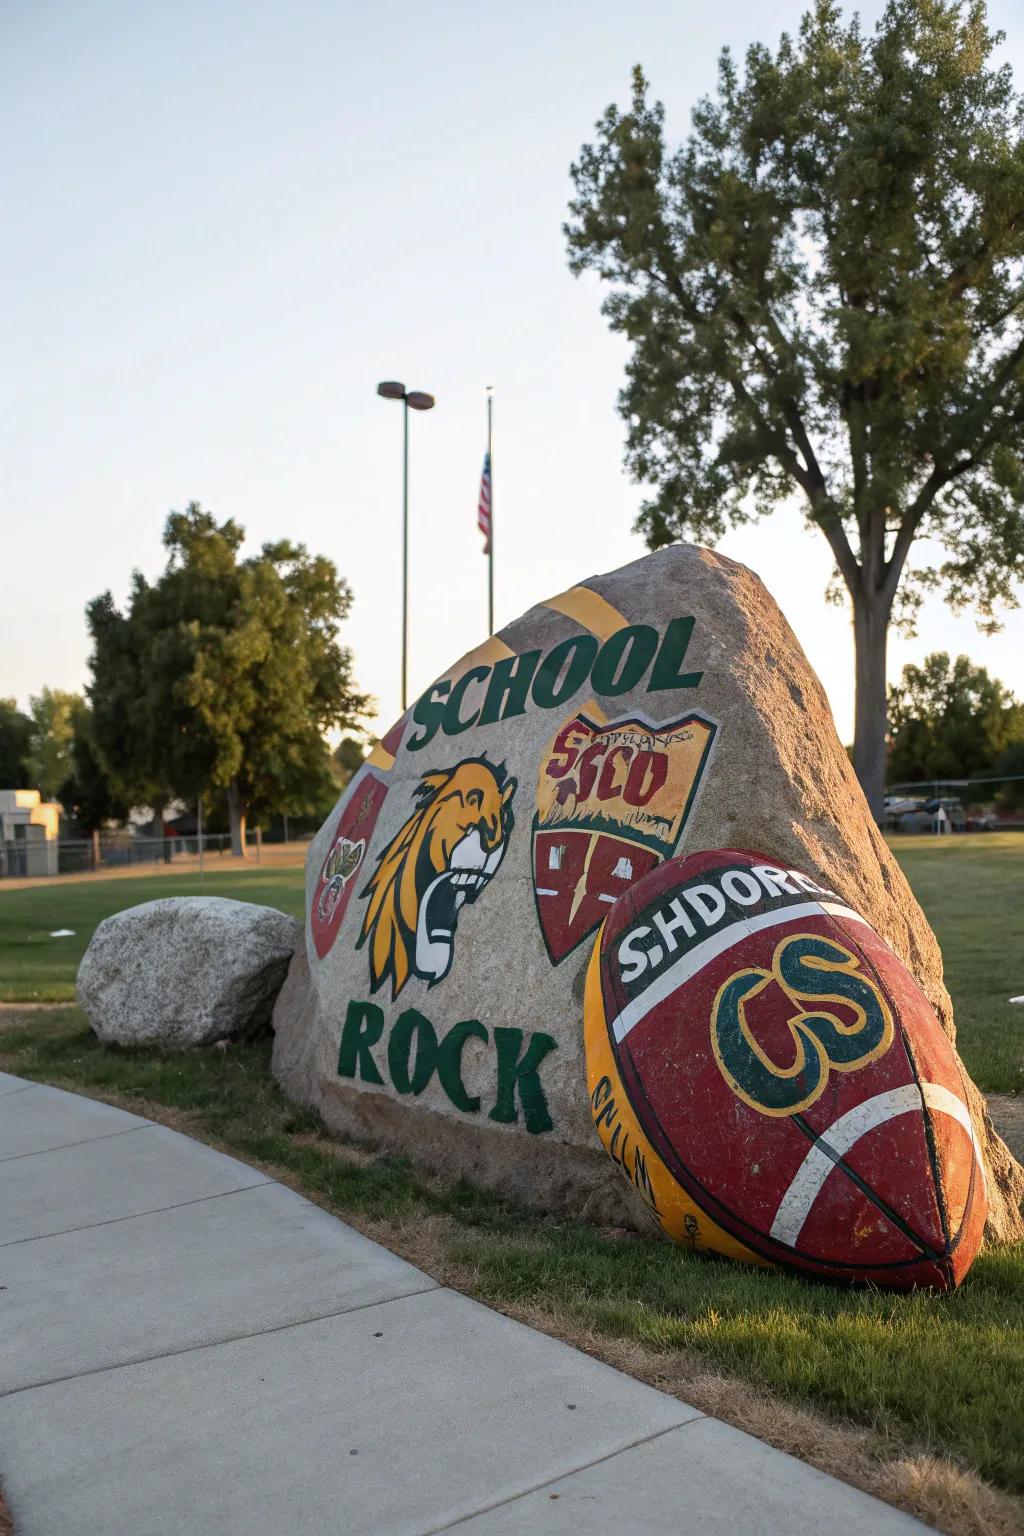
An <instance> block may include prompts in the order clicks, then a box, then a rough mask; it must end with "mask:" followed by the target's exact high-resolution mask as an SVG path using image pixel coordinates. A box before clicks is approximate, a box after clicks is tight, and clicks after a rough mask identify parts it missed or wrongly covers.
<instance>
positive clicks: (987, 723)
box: [888, 651, 1024, 799]
mask: <svg viewBox="0 0 1024 1536" xmlns="http://www.w3.org/2000/svg"><path fill="white" fill-rule="evenodd" d="M889 728H890V737H891V744H890V749H889V764H888V770H889V771H888V778H889V782H890V783H892V784H912V783H922V782H924V781H926V780H928V779H954V778H957V779H959V778H971V777H973V776H975V775H984V774H991V773H993V772H995V771H996V765H997V763H998V762H999V761H1000V758H1001V756H1002V755H1003V753H1004V752H1005V750H1006V748H1007V747H1008V746H1009V745H1010V743H1011V742H1013V741H1016V740H1019V739H1021V738H1024V706H1022V705H1020V704H1018V703H1017V701H1016V700H1015V699H1014V697H1013V695H1012V693H1010V691H1009V690H1008V689H1007V688H1005V687H1004V686H1003V684H1002V683H1001V682H999V681H998V680H997V679H996V678H993V677H990V676H989V674H988V672H987V671H986V670H985V668H984V667H977V666H975V665H974V664H973V663H972V662H971V661H970V659H969V658H968V657H967V656H958V657H957V658H956V660H955V661H954V660H952V658H951V657H950V656H949V655H947V653H946V652H945V651H935V652H933V653H932V654H931V655H930V656H927V657H925V660H924V662H923V663H922V665H921V666H920V667H917V666H906V667H904V668H903V674H902V677H901V679H900V681H899V683H898V684H896V685H895V686H894V687H892V688H890V690H889ZM978 798H979V799H986V798H988V797H987V796H985V795H983V794H982V795H979V796H978Z"/></svg>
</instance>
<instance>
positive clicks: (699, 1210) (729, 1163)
mask: <svg viewBox="0 0 1024 1536" xmlns="http://www.w3.org/2000/svg"><path fill="white" fill-rule="evenodd" d="M584 1034H585V1042H586V1056H587V1077H588V1089H589V1092H590V1103H591V1111H592V1114H593V1118H594V1124H595V1127H596V1129H597V1132H598V1134H599V1136H600V1138H601V1141H602V1143H603V1145H604V1147H605V1150H606V1151H607V1152H608V1153H609V1155H610V1156H611V1157H612V1158H613V1159H614V1161H615V1162H616V1163H617V1164H618V1165H619V1167H620V1169H621V1170H622V1172H623V1173H624V1175H625V1176H626V1178H628V1179H629V1180H630V1182H631V1183H632V1184H633V1185H634V1187H635V1188H636V1190H637V1191H638V1193H639V1194H640V1196H641V1197H642V1198H643V1199H644V1200H645V1201H646V1203H647V1205H648V1206H649V1207H650V1209H651V1210H652V1211H653V1212H654V1214H655V1215H656V1217H657V1219H658V1221H659V1222H660V1223H661V1226H662V1227H663V1229H664V1230H665V1232H666V1233H667V1234H668V1236H669V1237H671V1238H672V1239H673V1240H674V1241H676V1242H678V1243H681V1244H684V1245H687V1246H690V1247H693V1248H695V1249H709V1250H712V1251H714V1252H717V1253H721V1254H725V1255H727V1256H729V1257H731V1258H737V1259H744V1260H747V1261H748V1262H752V1263H757V1264H768V1265H778V1266H783V1267H785V1268H789V1269H795V1270H799V1271H800V1272H801V1273H803V1274H806V1275H814V1276H818V1277H821V1278H825V1279H831V1280H839V1281H852V1282H860V1283H865V1282H872V1283H874V1284H876V1285H881V1286H886V1287H891V1288H896V1289H909V1288H911V1287H914V1286H927V1287H931V1288H934V1289H938V1290H951V1289H953V1287H954V1286H956V1285H958V1284H959V1282H960V1281H961V1280H962V1279H963V1277H964V1275H965V1274H966V1273H967V1270H968V1269H969V1268H970V1265H971V1263H972V1261H973V1259H974V1257H975V1254H976V1253H977V1251H978V1248H979V1247H980V1244H981V1238H982V1231H983V1228H984V1225H985V1213H986V1199H985V1174H984V1170H983V1168H982V1165H981V1159H980V1154H979V1152H978V1148H977V1143H976V1141H975V1137H974V1132H973V1129H972V1126H971V1119H970V1115H969V1113H968V1108H967V1094H966V1090H965V1086H964V1081H963V1077H962V1075H961V1071H960V1067H959V1063H958V1061H957V1058H956V1055H955V1053H954V1051H953V1049H952V1047H951V1045H950V1043H949V1041H948V1040H947V1038H946V1036H945V1034H944V1033H943V1031H942V1028H941V1026H940V1024H939V1021H938V1019H937V1018H936V1016H935V1013H934V1012H933V1010H932V1008H931V1006H930V1004H929V1003H928V1001H927V999H926V998H925V996H924V994H923V993H922V992H921V990H920V988H919V987H918V985H917V983H916V982H915V981H914V979H913V977H912V976H911V975H910V973H909V971H908V970H907V969H906V967H905V966H904V965H903V964H902V963H901V961H900V960H898V959H897V957H896V955H895V954H894V953H893V951H892V950H891V949H890V948H889V946H888V945H887V944H886V943H885V942H884V941H883V940H882V939H881V938H880V937H879V935H878V934H877V933H876V932H875V931H874V929H873V928H872V927H871V925H870V924H869V923H868V922H867V921H866V920H865V919H864V918H863V917H862V916H861V914H860V913H859V912H857V911H855V910H854V909H853V907H851V906H850V905H849V904H848V903H847V902H846V901H845V900H844V899H843V897H842V895H841V894H840V893H838V892H836V891H831V890H826V889H824V887H822V886H821V885H820V884H818V883H817V882H816V881H814V880H812V879H811V878H810V877H809V876H807V875H805V874H803V873H801V872H800V871H799V870H792V869H786V868H782V867H780V866H779V865H777V864H776V863H774V862H773V861H772V860H771V859H769V858H768V857H767V856H766V855H764V854H759V853H751V852H749V851H747V850H740V849H717V850H715V851H713V852H707V853H696V854H691V855H690V856H689V857H687V858H681V859H672V860H670V861H668V862H667V863H665V864H661V865H659V866H658V867H657V868H655V869H652V870H651V871H650V872H649V873H648V874H646V875H644V876H642V878H641V879H639V880H638V881H637V882H636V883H635V884H634V885H632V886H631V887H630V888H629V889H628V890H627V891H626V892H625V893H624V894H623V895H622V896H620V897H619V899H618V900H617V902H616V903H615V905H614V906H613V907H612V908H611V910H610V912H609V914H608V916H607V918H606V919H605V921H604V924H603V926H602V928H601V931H600V934H599V935H598V939H597V941H596V944H595V947H594V953H593V957H592V959H591V963H590V968H589V971H588V974H587V988H586V1000H585V1008H584Z"/></svg>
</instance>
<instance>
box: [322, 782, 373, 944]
mask: <svg viewBox="0 0 1024 1536" xmlns="http://www.w3.org/2000/svg"><path fill="white" fill-rule="evenodd" d="M360 771H361V775H362V777H361V779H360V780H359V782H358V783H357V784H356V785H355V787H354V789H353V791H352V793H351V794H350V795H349V797H348V799H347V801H346V803H345V808H344V810H343V811H342V813H341V816H340V817H339V819H338V825H337V827H336V828H335V831H334V837H333V839H332V840H331V846H330V848H329V849H328V850H327V856H326V858H325V859H324V862H323V864H322V865H321V868H320V878H319V880H318V881H317V887H316V891H315V892H314V894H313V900H312V903H311V907H310V928H311V930H312V934H313V943H314V944H315V946H316V952H317V954H318V955H319V956H320V959H321V960H322V959H323V958H324V956H325V955H326V954H327V953H328V951H329V950H330V948H331V946H332V945H333V943H334V941H335V939H336V938H337V936H338V929H339V928H340V927H341V920H342V918H343V917H344V916H345V911H346V908H347V907H348V904H349V902H350V900H351V899H352V887H353V882H354V880H355V876H356V873H357V871H358V870H359V868H360V866H361V864H362V862H363V859H364V857H365V856H366V850H367V848H368V846H369V843H370V839H371V837H372V836H373V829H374V827H375V826H376V825H377V817H378V816H379V814H380V808H381V806H382V805H383V804H384V800H385V797H386V795H387V792H388V791H387V785H386V784H383V783H382V782H381V780H380V779H378V778H377V777H376V776H375V775H374V774H373V773H372V772H371V771H370V770H369V769H366V768H364V769H362V770H360Z"/></svg>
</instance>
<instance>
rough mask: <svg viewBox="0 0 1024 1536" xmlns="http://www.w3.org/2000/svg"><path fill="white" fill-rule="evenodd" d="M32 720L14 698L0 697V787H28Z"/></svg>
mask: <svg viewBox="0 0 1024 1536" xmlns="http://www.w3.org/2000/svg"><path fill="white" fill-rule="evenodd" d="M31 742H32V721H31V719H30V718H29V716H28V715H26V714H23V713H22V711H21V710H20V709H19V708H18V705H17V701H16V700H15V699H0V789H25V788H27V787H28V783H29V776H28V756H29V750H30V747H31Z"/></svg>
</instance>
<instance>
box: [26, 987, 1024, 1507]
mask: <svg viewBox="0 0 1024 1536" xmlns="http://www.w3.org/2000/svg"><path fill="white" fill-rule="evenodd" d="M0 1069H2V1070H4V1071H8V1072H13V1073H16V1074H20V1075H22V1076H26V1077H38V1078H41V1079H43V1080H46V1081H51V1082H57V1083H61V1084H64V1085H66V1086H68V1087H73V1088H78V1089H82V1090H84V1091H85V1092H87V1093H89V1092H92V1093H96V1094H100V1095H109V1096H112V1097H118V1096H121V1097H122V1098H127V1099H128V1101H129V1102H135V1103H145V1104H147V1105H148V1106H149V1109H150V1112H151V1113H153V1112H155V1110H154V1109H153V1106H156V1105H163V1106H166V1107H167V1108H169V1109H174V1110H184V1111H191V1112H193V1113H194V1114H195V1117H196V1118H195V1119H194V1121H192V1122H190V1126H189V1128H190V1129H191V1130H192V1131H193V1133H194V1134H197V1135H205V1136H207V1137H208V1138H209V1139H211V1140H215V1141H218V1142H219V1143H220V1144H221V1145H223V1146H225V1147H227V1149H228V1150H230V1151H233V1152H235V1153H236V1154H237V1155H238V1156H239V1157H241V1158H243V1159H248V1160H250V1161H262V1162H265V1163H269V1164H271V1165H272V1166H273V1167H274V1168H275V1169H276V1170H279V1171H281V1172H287V1173H288V1174H290V1175H291V1176H292V1177H293V1178H294V1179H295V1180H296V1181H297V1183H298V1184H299V1185H301V1187H303V1188H305V1189H306V1190H307V1191H308V1192H309V1193H311V1194H313V1195H315V1196H316V1197H317V1198H320V1199H322V1200H323V1201H324V1202H325V1203H327V1204H328V1205H329V1206H330V1207H331V1208H332V1209H334V1210H335V1211H336V1212H337V1213H338V1214H339V1215H341V1216H349V1217H351V1218H353V1219H357V1220H358V1219H360V1218H364V1219H367V1220H372V1221H373V1222H375V1223H383V1224H384V1226H383V1228H382V1227H380V1226H377V1227H375V1231H376V1232H377V1234H378V1235H379V1236H381V1237H382V1238H383V1240H384V1241H387V1239H388V1224H389V1223H391V1224H394V1230H395V1232H396V1234H400V1232H401V1231H402V1230H406V1231H407V1230H409V1229H410V1227H411V1226H414V1225H416V1224H417V1223H421V1222H422V1221H424V1220H426V1219H428V1218H431V1217H437V1216H441V1217H447V1218H448V1220H447V1221H445V1222H443V1223H441V1225H440V1236H439V1239H438V1241H439V1242H440V1243H441V1244H442V1251H441V1257H442V1264H448V1265H453V1266H456V1267H457V1273H458V1276H459V1284H460V1287H462V1288H464V1289H466V1290H468V1291H469V1292H471V1293H472V1294H474V1295H476V1296H479V1297H480V1298H481V1299H483V1300H486V1301H491V1302H493V1303H496V1304H498V1305H515V1304H519V1305H526V1306H536V1307H540V1308H542V1309H543V1310H544V1311H545V1312H546V1313H547V1315H548V1316H550V1317H551V1318H552V1320H553V1325H554V1326H555V1327H556V1329H557V1328H558V1327H559V1326H561V1329H562V1331H563V1332H566V1333H569V1334H570V1335H571V1334H572V1332H573V1330H574V1329H578V1328H587V1329H592V1330H594V1331H595V1332H596V1334H597V1335H599V1336H604V1337H605V1338H610V1339H627V1340H636V1341H639V1342H641V1343H642V1344H644V1345H645V1346H646V1347H647V1348H648V1349H651V1350H654V1351H655V1352H662V1351H664V1352H666V1353H667V1352H670V1351H674V1350H679V1349H684V1350H685V1351H687V1352H688V1353H689V1355H690V1356H691V1357H694V1358H696V1360H697V1361H699V1362H700V1363H702V1364H703V1365H704V1366H706V1368H707V1369H709V1370H718V1371H724V1372H727V1373H730V1374H733V1375H735V1376H739V1377H741V1378H743V1379H745V1380H748V1381H750V1382H752V1383H755V1384H757V1385H760V1386H764V1387H767V1388H769V1389H771V1390H773V1391H774V1392H776V1393H778V1394H780V1395H781V1396H782V1397H783V1398H785V1399H786V1400H788V1401H790V1402H792V1403H795V1404H799V1405H802V1406H805V1407H808V1408H811V1409H814V1410H817V1411H819V1412H823V1413H825V1414H827V1415H829V1416H832V1417H835V1418H839V1419H843V1420H845V1421H849V1422H852V1423H854V1424H858V1425H863V1426H865V1427H867V1428H870V1429H871V1430H873V1431H874V1432H875V1434H876V1435H877V1436H878V1441H877V1443H876V1449H877V1453H878V1454H879V1455H881V1456H883V1457H884V1456H893V1457H896V1456H900V1455H903V1454H908V1453H913V1452H915V1451H918V1450H922V1449H923V1450H926V1451H929V1452H931V1453H933V1454H937V1455H944V1454H949V1455H952V1456H954V1457H955V1458H957V1459H959V1460H960V1461H961V1462H962V1463H964V1464H966V1465H968V1466H972V1467H974V1468H976V1469H977V1470H978V1471H979V1472H981V1474H982V1475H983V1476H984V1477H986V1478H988V1479H989V1480H990V1481H991V1482H993V1483H995V1484H996V1485H997V1486H999V1487H1002V1488H1004V1489H1006V1490H1008V1491H1010V1492H1015V1493H1021V1492H1022V1491H1024V1248H1020V1247H1018V1248H1016V1249H1009V1250H1007V1249H1003V1250H997V1251H994V1252H987V1253H983V1254H982V1255H981V1256H980V1258H979V1259H978V1260H977V1262H976V1263H975V1265H974V1267H973V1269H972V1271H971V1273H970V1274H969V1276H968V1277H967V1280H966V1281H965V1283H964V1285H963V1286H962V1287H961V1289H960V1290H959V1291H958V1292H956V1293H955V1294H954V1295H952V1296H934V1295H930V1294H924V1293H921V1294H915V1295H912V1296H898V1295H897V1296H894V1295H885V1294H881V1293H878V1292H872V1291H856V1292H855V1291H849V1290H843V1289H840V1288H833V1287H831V1286H826V1285H813V1284H810V1283H808V1282H804V1281H801V1280H799V1279H796V1278H794V1277H790V1276H786V1275H782V1274H774V1273H768V1272H762V1271H755V1270H750V1269H746V1268H744V1267H743V1266H740V1265H734V1264H728V1263H724V1262H715V1261H713V1260H709V1259H701V1258H698V1257H696V1256H694V1255H690V1254H687V1253H686V1252H685V1251H683V1250H681V1249H679V1248H673V1247H672V1246H670V1245H669V1244H667V1243H664V1242H659V1241H657V1240H653V1239H651V1240H647V1239H643V1238H637V1239H635V1240H625V1241H611V1240H609V1237H608V1235H607V1234H605V1233H602V1232H601V1231H599V1230H597V1229H594V1228H589V1227H584V1226H582V1225H574V1224H572V1223H566V1222H563V1221H557V1222H556V1221H553V1220H550V1221H545V1220H542V1219H540V1218H538V1217H537V1216H536V1215H530V1214H526V1213H523V1212H520V1211H517V1210H516V1209H515V1208H513V1207H512V1206H510V1205H508V1204H506V1203H503V1202H501V1201H499V1200H497V1199H494V1198H492V1197H489V1196H486V1195H483V1194H480V1193H476V1192H474V1191H472V1190H470V1189H468V1188H465V1187H456V1188H451V1187H444V1186H443V1185H441V1184H440V1183H439V1182H438V1181H436V1180H434V1181H428V1180H424V1179H421V1178H419V1177H418V1176H417V1175H416V1174H414V1173H413V1172H412V1171H411V1170H410V1169H409V1167H408V1166H407V1165H406V1164H405V1163H404V1162H403V1161H401V1160H399V1159H395V1158H386V1157H380V1158H376V1159H372V1160H370V1161H357V1160H354V1159H352V1158H348V1157H345V1156H342V1155H339V1151H338V1148H337V1144H336V1143H334V1142H329V1141H327V1140H326V1139H325V1138H323V1137H322V1136H320V1135H318V1122H317V1119H316V1117H315V1116H314V1115H313V1114H312V1113H311V1112H309V1111H307V1110H301V1109H295V1108H293V1107H291V1106H289V1105H288V1104H287V1103H286V1102H285V1101H284V1100H283V1099H282V1098H281V1096H280V1094H279V1093H278V1092H277V1090H276V1089H275V1087H274V1086H273V1083H272V1082H271V1080H270V1076H269V1070H268V1069H269V1046H268V1045H266V1044H257V1045H249V1046H236V1047H233V1048H232V1049H231V1050H230V1051H224V1052H220V1051H211V1052H193V1053H191V1054H187V1055H160V1054H158V1053H156V1052H152V1051H142V1050H131V1051H111V1050H105V1049H103V1048H102V1047H101V1046H99V1045H98V1044H97V1043H96V1041H95V1039H94V1037H93V1035H92V1034H91V1032H90V1031H89V1030H88V1029H87V1028H86V1027H85V1024H84V1020H83V1018H82V1016H81V1014H79V1013H78V1012H77V1010H75V1009H72V1008H67V1009H61V1010H58V1011H55V1012H54V1013H53V1014H39V1015H33V1016H32V1017H31V1018H27V1017H22V1018H18V1017H17V1016H16V1015H8V1016H7V1019H6V1021H4V1023H3V1024H0Z"/></svg>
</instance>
